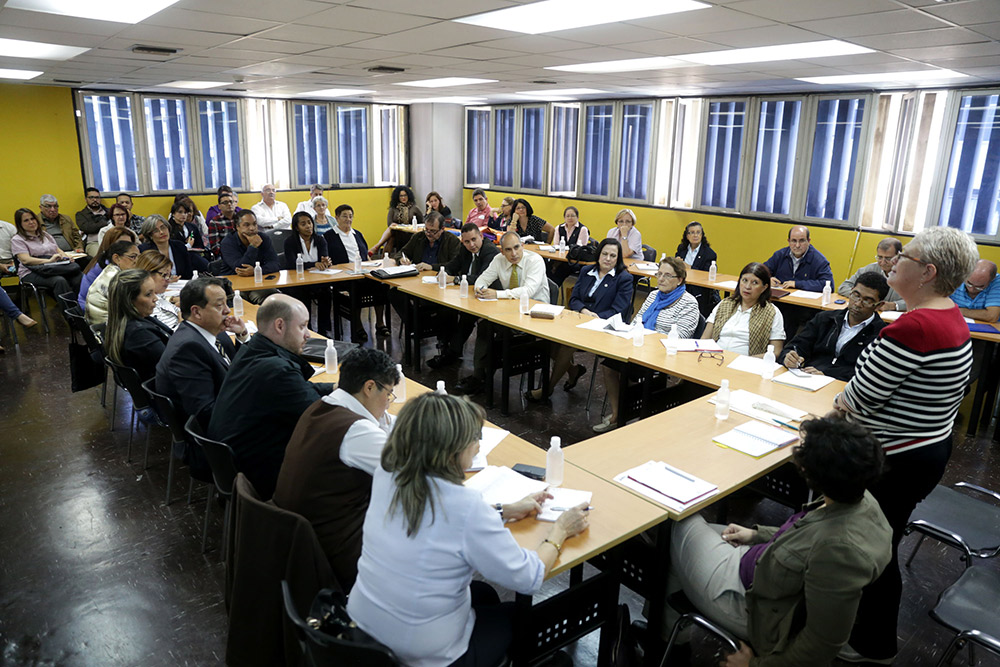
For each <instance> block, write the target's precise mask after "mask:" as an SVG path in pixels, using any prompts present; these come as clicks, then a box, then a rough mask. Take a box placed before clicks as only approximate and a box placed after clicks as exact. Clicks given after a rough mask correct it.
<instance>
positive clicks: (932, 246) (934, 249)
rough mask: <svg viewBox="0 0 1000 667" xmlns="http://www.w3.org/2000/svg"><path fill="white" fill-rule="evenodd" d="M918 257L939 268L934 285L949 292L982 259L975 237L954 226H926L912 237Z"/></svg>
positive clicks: (963, 279) (939, 291) (957, 285)
mask: <svg viewBox="0 0 1000 667" xmlns="http://www.w3.org/2000/svg"><path fill="white" fill-rule="evenodd" d="M910 245H915V246H916V247H917V250H918V251H919V252H918V253H916V254H917V257H919V259H921V260H923V261H924V262H926V263H927V264H933V265H934V268H936V269H937V277H936V278H934V283H933V285H932V287H933V289H934V291H935V292H937V293H938V294H940V295H942V296H948V295H950V294H951V293H952V292H954V291H955V290H956V289H958V288H959V287H960V286H961V285H962V283H964V282H965V279H966V278H968V277H969V274H970V273H972V271H973V269H975V268H976V262H977V261H979V248H977V247H976V242H975V241H973V240H972V237H971V236H969V235H968V234H966V233H965V232H962V231H959V230H957V229H954V228H952V227H931V228H930V229H925V230H924V231H922V232H920V233H919V234H917V235H916V236H914V237H913V240H912V241H910Z"/></svg>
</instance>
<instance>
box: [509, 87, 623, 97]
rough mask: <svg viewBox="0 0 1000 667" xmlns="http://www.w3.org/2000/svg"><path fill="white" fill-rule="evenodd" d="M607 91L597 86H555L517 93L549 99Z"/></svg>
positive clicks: (598, 93)
mask: <svg viewBox="0 0 1000 667" xmlns="http://www.w3.org/2000/svg"><path fill="white" fill-rule="evenodd" d="M605 92H606V91H603V90H597V89H595V88H555V89H553V90H525V91H523V92H520V93H514V94H515V95H521V96H523V97H536V98H539V99H548V98H550V97H576V96H578V95H602V94H604V93H605Z"/></svg>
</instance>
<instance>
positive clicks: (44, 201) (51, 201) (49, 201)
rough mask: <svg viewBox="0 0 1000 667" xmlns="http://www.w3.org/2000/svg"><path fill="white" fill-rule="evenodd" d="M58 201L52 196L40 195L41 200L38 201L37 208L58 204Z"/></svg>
mask: <svg viewBox="0 0 1000 667" xmlns="http://www.w3.org/2000/svg"><path fill="white" fill-rule="evenodd" d="M58 203H59V200H58V199H56V198H55V196H54V195H42V198H41V199H39V200H38V205H39V206H45V205H46V204H58Z"/></svg>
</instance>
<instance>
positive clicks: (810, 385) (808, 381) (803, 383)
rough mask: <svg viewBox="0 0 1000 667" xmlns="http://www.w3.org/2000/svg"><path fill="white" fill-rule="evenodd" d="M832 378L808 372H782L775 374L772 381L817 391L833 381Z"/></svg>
mask: <svg viewBox="0 0 1000 667" xmlns="http://www.w3.org/2000/svg"><path fill="white" fill-rule="evenodd" d="M833 380H834V378H832V377H830V376H829V375H812V374H808V375H805V376H804V377H803V376H800V375H795V374H794V373H788V372H785V373H782V374H781V375H775V376H774V380H773V382H778V383H780V384H787V385H788V386H789V387H795V388H796V389H805V390H806V391H818V390H820V389H822V388H823V387H825V386H826V385H828V384H830V383H831V382H833Z"/></svg>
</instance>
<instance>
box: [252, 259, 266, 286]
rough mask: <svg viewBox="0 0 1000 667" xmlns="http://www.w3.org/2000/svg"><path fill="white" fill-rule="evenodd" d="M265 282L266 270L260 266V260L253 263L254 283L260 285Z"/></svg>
mask: <svg viewBox="0 0 1000 667" xmlns="http://www.w3.org/2000/svg"><path fill="white" fill-rule="evenodd" d="M263 282H264V271H263V270H262V269H261V268H260V262H254V265H253V284H254V285H260V284H262V283H263Z"/></svg>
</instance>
